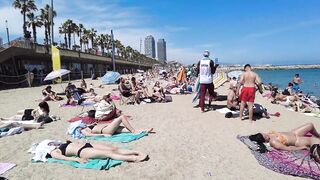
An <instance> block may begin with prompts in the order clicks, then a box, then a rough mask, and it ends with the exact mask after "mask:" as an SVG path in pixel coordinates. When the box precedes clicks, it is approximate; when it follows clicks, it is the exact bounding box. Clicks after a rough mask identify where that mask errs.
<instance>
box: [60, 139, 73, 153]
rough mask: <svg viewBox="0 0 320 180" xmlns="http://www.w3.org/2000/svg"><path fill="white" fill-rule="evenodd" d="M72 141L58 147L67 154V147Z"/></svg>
mask: <svg viewBox="0 0 320 180" xmlns="http://www.w3.org/2000/svg"><path fill="white" fill-rule="evenodd" d="M70 143H72V142H71V141H67V142H66V143H64V144H61V145H60V146H59V147H58V149H60V151H61V154H62V155H66V149H67V147H68V146H69V144H70Z"/></svg>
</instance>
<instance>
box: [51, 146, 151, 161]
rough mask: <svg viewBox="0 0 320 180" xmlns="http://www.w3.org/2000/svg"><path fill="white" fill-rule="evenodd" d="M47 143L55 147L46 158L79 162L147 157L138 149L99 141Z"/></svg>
mask: <svg viewBox="0 0 320 180" xmlns="http://www.w3.org/2000/svg"><path fill="white" fill-rule="evenodd" d="M48 145H49V146H56V148H55V149H54V150H52V151H51V152H50V153H48V154H47V156H46V158H55V159H60V160H65V161H76V162H79V163H86V162H87V161H88V159H106V158H111V159H114V160H121V161H128V162H141V161H144V160H147V158H148V155H146V154H144V153H141V152H138V151H133V150H126V149H119V148H117V147H114V146H110V145H106V144H100V143H92V142H91V143H75V142H71V141H66V143H64V144H55V143H49V144H48ZM73 156H76V157H73Z"/></svg>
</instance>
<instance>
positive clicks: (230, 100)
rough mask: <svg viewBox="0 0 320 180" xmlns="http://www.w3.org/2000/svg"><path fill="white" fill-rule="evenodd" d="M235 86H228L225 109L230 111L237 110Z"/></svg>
mask: <svg viewBox="0 0 320 180" xmlns="http://www.w3.org/2000/svg"><path fill="white" fill-rule="evenodd" d="M236 93H237V85H236V84H230V91H229V94H228V97H227V107H228V108H229V109H230V110H231V111H236V110H239V103H238V99H237V94H236Z"/></svg>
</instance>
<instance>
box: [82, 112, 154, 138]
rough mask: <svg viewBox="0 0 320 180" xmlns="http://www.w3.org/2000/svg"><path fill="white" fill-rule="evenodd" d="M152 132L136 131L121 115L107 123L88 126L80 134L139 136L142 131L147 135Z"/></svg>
mask: <svg viewBox="0 0 320 180" xmlns="http://www.w3.org/2000/svg"><path fill="white" fill-rule="evenodd" d="M121 125H123V126H121ZM152 130H153V128H150V129H144V130H136V129H135V128H133V127H132V126H131V124H130V123H129V121H128V117H127V116H125V115H121V116H119V117H117V118H115V119H113V120H112V121H109V122H107V123H103V124H102V123H101V124H92V125H88V126H86V127H85V128H83V129H81V133H82V134H83V135H84V136H101V135H105V136H112V135H113V134H114V133H122V132H131V133H133V134H139V133H141V132H144V131H145V132H148V133H149V132H152Z"/></svg>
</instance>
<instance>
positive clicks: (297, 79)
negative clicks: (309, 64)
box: [292, 74, 301, 93]
mask: <svg viewBox="0 0 320 180" xmlns="http://www.w3.org/2000/svg"><path fill="white" fill-rule="evenodd" d="M292 83H293V90H294V91H295V93H299V92H300V91H301V90H300V87H299V85H300V84H301V78H300V75H299V74H295V75H294V78H293V80H292Z"/></svg>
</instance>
